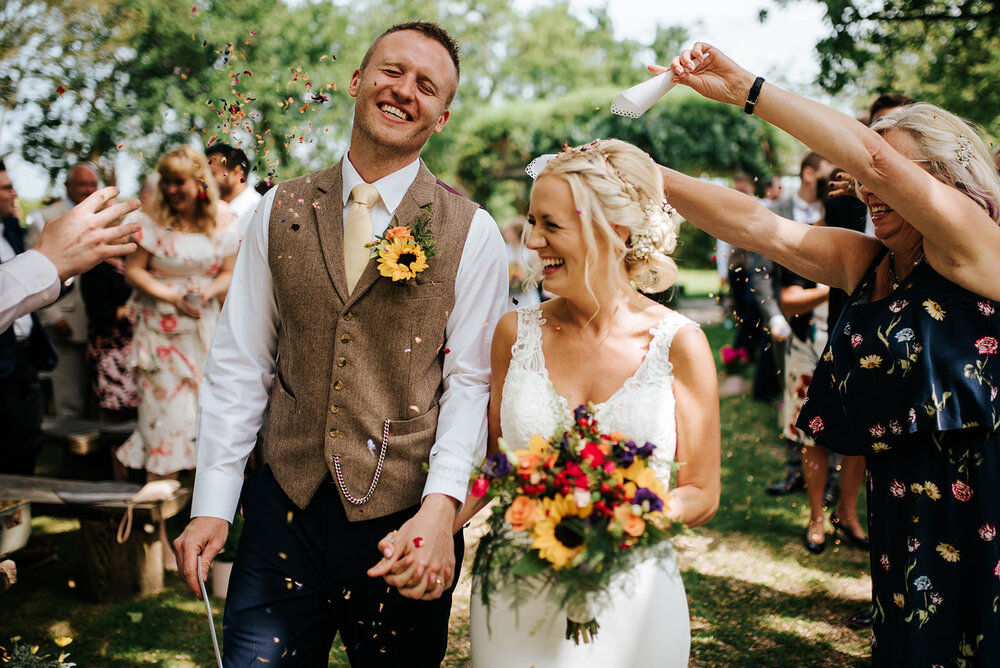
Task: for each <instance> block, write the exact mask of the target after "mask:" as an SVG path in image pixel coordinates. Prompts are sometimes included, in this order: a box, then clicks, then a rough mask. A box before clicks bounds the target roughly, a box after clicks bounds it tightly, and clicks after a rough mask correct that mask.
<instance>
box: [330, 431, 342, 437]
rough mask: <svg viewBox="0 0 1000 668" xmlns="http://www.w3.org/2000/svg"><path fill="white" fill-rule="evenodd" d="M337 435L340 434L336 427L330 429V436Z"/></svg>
mask: <svg viewBox="0 0 1000 668" xmlns="http://www.w3.org/2000/svg"><path fill="white" fill-rule="evenodd" d="M338 436H340V431H338V430H337V429H331V430H330V438H337V437H338Z"/></svg>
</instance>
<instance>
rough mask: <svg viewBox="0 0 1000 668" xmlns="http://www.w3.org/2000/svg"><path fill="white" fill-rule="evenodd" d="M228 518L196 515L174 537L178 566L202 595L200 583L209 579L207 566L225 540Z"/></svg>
mask: <svg viewBox="0 0 1000 668" xmlns="http://www.w3.org/2000/svg"><path fill="white" fill-rule="evenodd" d="M228 535H229V522H227V521H226V520H224V519H220V518H218V517H208V516H201V517H195V518H193V519H192V520H191V521H190V522H188V525H187V527H185V528H184V533H182V534H181V535H180V536H178V537H177V539H176V540H174V552H176V553H177V566H178V568H180V571H181V575H182V576H184V579H185V580H187V584H188V587H190V588H191V591H193V592H194V593H195V595H197V596H198V598H201V583H202V582H204V581H205V580H207V579H208V569H209V567H210V566H211V565H212V560H213V559H215V557H216V555H217V554H219V552H220V551H221V550H222V546H223V545H225V544H226V536H228ZM198 555H201V570H200V572H199V570H198Z"/></svg>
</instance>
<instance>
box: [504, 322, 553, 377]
mask: <svg viewBox="0 0 1000 668" xmlns="http://www.w3.org/2000/svg"><path fill="white" fill-rule="evenodd" d="M544 324H545V318H543V317H542V307H541V306H522V307H520V308H518V309H517V340H516V341H514V345H513V346H512V347H511V362H512V363H516V364H518V365H519V366H521V367H522V368H525V369H529V370H531V371H541V370H543V369H544V368H545V356H544V355H543V354H542V325H544Z"/></svg>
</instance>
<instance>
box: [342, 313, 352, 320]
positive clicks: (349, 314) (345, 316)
mask: <svg viewBox="0 0 1000 668" xmlns="http://www.w3.org/2000/svg"><path fill="white" fill-rule="evenodd" d="M344 320H354V314H353V313H345V314H344Z"/></svg>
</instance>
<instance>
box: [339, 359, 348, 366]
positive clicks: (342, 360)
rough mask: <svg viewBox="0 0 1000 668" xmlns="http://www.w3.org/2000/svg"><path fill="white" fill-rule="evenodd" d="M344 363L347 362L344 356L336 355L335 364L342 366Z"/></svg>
mask: <svg viewBox="0 0 1000 668" xmlns="http://www.w3.org/2000/svg"><path fill="white" fill-rule="evenodd" d="M345 364H347V359H346V358H344V357H338V358H337V366H344V365H345Z"/></svg>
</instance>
